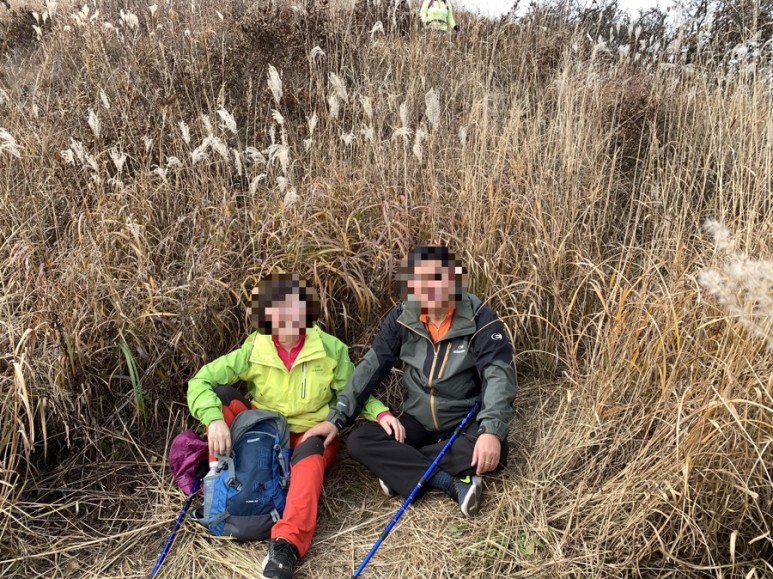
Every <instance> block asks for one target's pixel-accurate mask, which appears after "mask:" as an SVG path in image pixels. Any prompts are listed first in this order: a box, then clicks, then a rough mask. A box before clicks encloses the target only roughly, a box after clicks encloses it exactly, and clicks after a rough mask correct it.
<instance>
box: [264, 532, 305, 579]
mask: <svg viewBox="0 0 773 579" xmlns="http://www.w3.org/2000/svg"><path fill="white" fill-rule="evenodd" d="M297 560H298V551H296V550H295V547H293V545H292V544H290V543H289V542H288V541H285V540H284V539H271V541H269V543H268V555H266V559H265V560H264V561H263V579H292V577H293V567H295V562H296V561H297Z"/></svg>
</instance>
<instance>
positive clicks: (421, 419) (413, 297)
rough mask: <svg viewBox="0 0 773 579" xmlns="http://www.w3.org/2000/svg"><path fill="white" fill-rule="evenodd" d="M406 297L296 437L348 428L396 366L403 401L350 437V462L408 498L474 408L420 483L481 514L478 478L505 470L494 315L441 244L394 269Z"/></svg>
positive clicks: (506, 383)
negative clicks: (327, 405) (334, 397)
mask: <svg viewBox="0 0 773 579" xmlns="http://www.w3.org/2000/svg"><path fill="white" fill-rule="evenodd" d="M401 277H402V281H403V282H404V289H405V300H404V301H403V302H402V303H401V304H399V305H397V306H396V307H394V308H393V309H392V311H390V312H389V314H387V317H386V319H385V320H384V322H383V323H382V325H381V329H380V330H379V332H378V334H377V335H376V338H375V339H374V341H373V346H372V347H371V349H370V350H369V351H368V353H367V354H366V355H365V358H364V359H363V360H362V362H360V364H359V365H358V366H357V368H356V369H355V371H354V374H353V375H352V377H351V379H350V380H349V382H348V383H347V384H346V387H345V388H344V389H343V390H342V391H341V392H339V394H338V403H337V404H336V406H335V408H333V409H332V410H331V411H330V414H329V415H328V417H327V421H325V422H322V423H320V424H318V425H317V426H315V427H314V428H312V429H311V430H309V431H308V432H307V433H306V435H305V436H323V437H324V438H325V444H337V442H336V437H337V435H338V432H339V430H340V429H341V428H343V427H344V426H346V425H348V424H351V423H352V421H353V420H354V419H355V418H356V417H357V415H358V414H359V413H360V409H361V408H362V405H363V404H364V403H365V401H366V400H367V399H368V397H369V396H370V393H371V392H372V391H373V390H374V389H375V388H376V387H377V386H378V385H379V384H380V383H381V381H382V380H383V379H384V378H386V377H387V376H388V375H389V373H390V371H391V370H392V367H393V366H394V365H395V364H397V363H398V362H402V366H403V374H402V384H403V389H404V401H403V405H402V408H401V410H400V412H399V413H398V415H397V416H393V415H391V414H387V415H384V416H379V425H375V424H373V425H371V424H364V425H362V426H360V427H358V428H355V429H354V431H352V433H351V435H350V436H349V440H348V444H347V447H348V451H349V455H350V456H351V457H352V458H354V459H355V460H357V461H358V462H360V463H362V464H364V465H365V466H366V467H368V468H369V469H370V470H371V471H373V472H374V473H375V474H376V476H377V477H378V478H379V479H380V480H379V483H380V485H381V489H382V491H383V492H384V493H385V494H386V495H388V496H394V495H396V494H399V495H401V496H403V497H408V495H409V494H410V493H411V491H412V490H413V488H414V487H415V486H416V484H417V483H418V481H419V479H420V478H421V477H422V475H423V474H424V473H425V471H426V470H427V469H428V468H429V467H430V465H431V464H432V462H433V460H434V459H435V457H436V456H437V454H438V453H439V451H440V450H441V449H442V448H443V446H444V445H445V441H447V440H448V439H449V438H450V436H451V434H452V432H453V431H454V429H455V428H456V426H457V425H458V424H459V423H460V422H461V420H462V419H463V418H464V417H465V416H466V415H467V413H468V412H469V410H470V408H472V407H473V405H474V404H475V403H476V402H480V404H481V407H480V411H479V412H478V414H477V416H476V418H475V420H471V421H470V422H469V423H468V425H467V427H466V429H465V430H464V432H463V433H462V435H461V436H460V437H459V438H458V439H456V441H455V442H454V444H453V445H452V446H451V448H450V449H449V450H448V451H447V452H446V454H445V455H444V456H443V458H442V460H441V461H440V463H439V465H438V470H436V471H435V474H434V475H433V476H432V477H431V478H430V479H429V481H428V482H427V486H428V487H429V488H436V489H440V490H442V491H444V492H445V493H446V494H447V495H448V496H449V497H450V498H451V499H452V500H454V501H456V502H457V504H458V505H459V508H460V509H461V511H462V513H463V514H464V515H466V516H472V515H475V514H477V513H478V511H479V509H480V500H481V493H482V481H481V478H480V476H481V475H483V474H486V473H490V472H494V471H497V470H499V469H501V468H502V467H503V466H505V465H506V464H507V451H508V445H507V433H508V427H509V424H508V423H509V421H510V417H511V416H512V414H513V408H512V403H513V399H514V398H515V367H514V363H513V352H512V347H511V345H510V341H509V340H508V338H507V333H506V332H505V328H504V326H503V325H502V322H501V321H500V319H499V317H498V316H497V314H496V313H495V312H494V310H492V309H491V308H490V307H488V306H487V305H485V304H483V303H482V302H481V300H480V299H478V298H477V297H476V296H474V295H472V294H470V293H467V291H465V290H464V289H463V288H462V268H461V266H460V265H459V264H458V262H457V261H456V258H455V257H454V254H453V253H451V252H450V251H449V250H448V248H447V247H443V246H439V247H438V246H430V247H417V248H415V249H414V250H413V251H412V252H411V253H410V255H409V256H408V259H407V262H406V263H405V264H404V266H403V267H402V269H401Z"/></svg>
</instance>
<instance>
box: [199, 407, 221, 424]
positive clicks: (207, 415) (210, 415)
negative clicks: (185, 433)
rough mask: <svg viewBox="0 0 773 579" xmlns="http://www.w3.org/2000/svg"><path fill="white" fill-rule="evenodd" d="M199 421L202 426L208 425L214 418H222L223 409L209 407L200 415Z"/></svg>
mask: <svg viewBox="0 0 773 579" xmlns="http://www.w3.org/2000/svg"><path fill="white" fill-rule="evenodd" d="M200 420H201V423H202V424H203V425H204V426H209V424H210V422H214V421H215V420H223V411H222V410H220V409H219V408H210V409H209V410H207V411H205V412H204V413H202V415H201V418H200Z"/></svg>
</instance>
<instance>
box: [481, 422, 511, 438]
mask: <svg viewBox="0 0 773 579" xmlns="http://www.w3.org/2000/svg"><path fill="white" fill-rule="evenodd" d="M508 430H509V429H508V427H507V424H505V423H504V422H502V421H501V420H497V419H496V418H486V419H484V420H483V421H482V422H481V425H480V428H479V429H478V434H484V433H485V434H494V435H496V437H497V438H499V440H500V442H501V441H503V440H505V439H506V438H507V431H508Z"/></svg>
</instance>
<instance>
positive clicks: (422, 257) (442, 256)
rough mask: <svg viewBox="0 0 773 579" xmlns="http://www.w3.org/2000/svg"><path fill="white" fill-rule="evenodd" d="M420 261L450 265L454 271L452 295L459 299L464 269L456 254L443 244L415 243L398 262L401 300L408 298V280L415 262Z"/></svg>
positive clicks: (444, 265)
mask: <svg viewBox="0 0 773 579" xmlns="http://www.w3.org/2000/svg"><path fill="white" fill-rule="evenodd" d="M422 261H439V262H440V265H442V266H443V267H450V268H451V269H452V270H453V271H454V279H455V282H456V288H455V291H454V297H455V298H456V299H457V300H459V299H461V297H462V285H463V284H462V279H463V275H464V274H466V273H467V272H466V270H465V268H464V267H462V265H461V263H460V262H459V261H458V260H457V259H456V254H455V253H454V252H453V251H451V250H450V249H448V247H446V246H445V245H417V246H416V247H414V248H413V249H412V250H411V251H410V253H408V257H407V259H405V260H403V262H402V263H401V264H400V269H399V270H398V273H397V281H398V282H399V286H400V294H401V297H402V299H403V301H405V300H407V299H408V280H409V278H410V277H411V275H413V272H414V270H415V269H416V264H417V263H420V262H422Z"/></svg>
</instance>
